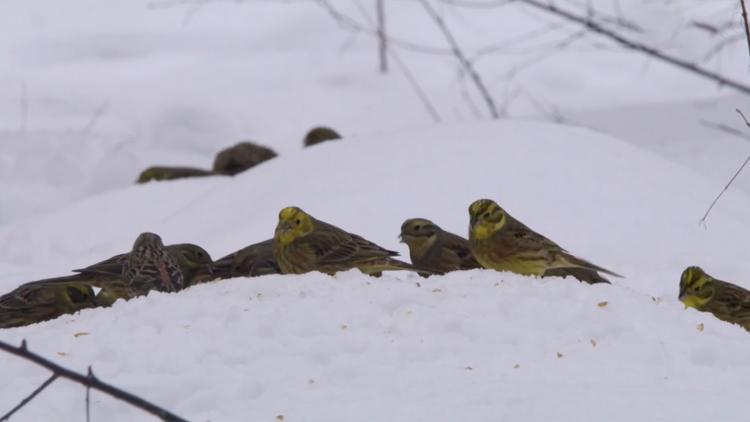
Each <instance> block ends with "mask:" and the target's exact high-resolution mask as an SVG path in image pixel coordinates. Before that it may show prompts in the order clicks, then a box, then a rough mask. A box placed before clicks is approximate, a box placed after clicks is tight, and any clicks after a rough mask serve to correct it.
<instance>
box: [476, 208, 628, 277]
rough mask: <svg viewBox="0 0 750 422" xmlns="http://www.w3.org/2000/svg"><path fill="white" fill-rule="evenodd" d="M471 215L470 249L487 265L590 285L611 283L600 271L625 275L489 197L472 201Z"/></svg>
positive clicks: (479, 260)
mask: <svg viewBox="0 0 750 422" xmlns="http://www.w3.org/2000/svg"><path fill="white" fill-rule="evenodd" d="M469 217H470V223H469V243H470V245H471V250H472V252H473V253H474V257H475V258H476V259H477V261H478V262H479V263H480V264H481V265H482V266H483V267H484V268H490V269H494V270H498V271H510V272H514V273H517V274H521V275H536V276H541V277H549V276H558V277H567V276H573V277H574V278H576V279H578V280H580V281H584V282H586V283H589V284H594V283H609V280H607V279H606V278H604V277H602V276H601V275H600V274H599V273H600V272H601V273H605V274H609V275H611V276H615V277H622V276H620V275H619V274H616V273H614V272H612V271H610V270H607V269H605V268H602V267H599V266H597V265H594V264H592V263H591V262H589V261H586V260H584V259H581V258H578V257H576V256H574V255H572V254H570V253H569V252H568V251H566V250H565V249H563V248H562V247H560V246H559V245H558V244H557V243H555V242H553V241H551V240H549V239H548V238H546V237H544V236H542V235H541V234H539V233H537V232H535V231H534V230H532V229H530V228H529V227H527V226H526V225H525V224H523V223H521V222H520V221H518V220H516V219H515V218H513V216H511V215H510V214H509V213H508V212H507V211H505V210H504V209H503V208H501V207H500V206H499V205H498V204H497V203H496V202H495V201H492V200H490V199H480V200H477V201H475V202H474V203H472V204H471V206H469Z"/></svg>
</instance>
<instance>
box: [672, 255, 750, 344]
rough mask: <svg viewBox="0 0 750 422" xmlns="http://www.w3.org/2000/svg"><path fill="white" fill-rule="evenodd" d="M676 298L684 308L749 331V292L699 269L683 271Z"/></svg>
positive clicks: (693, 268) (692, 268) (691, 268)
mask: <svg viewBox="0 0 750 422" xmlns="http://www.w3.org/2000/svg"><path fill="white" fill-rule="evenodd" d="M679 299H680V301H681V302H682V303H684V304H685V308H686V309H687V308H688V307H691V308H695V309H697V310H699V311H701V312H709V313H711V314H713V315H714V316H715V317H716V318H718V319H720V320H722V321H726V322H730V323H732V324H737V325H739V326H741V327H742V328H744V329H745V330H747V331H750V290H747V289H745V288H742V287H740V286H737V285H735V284H732V283H728V282H726V281H722V280H718V279H716V278H713V277H712V276H710V275H708V274H706V273H705V272H704V271H703V270H702V269H701V268H699V267H688V268H686V269H685V271H683V272H682V277H681V278H680V294H679Z"/></svg>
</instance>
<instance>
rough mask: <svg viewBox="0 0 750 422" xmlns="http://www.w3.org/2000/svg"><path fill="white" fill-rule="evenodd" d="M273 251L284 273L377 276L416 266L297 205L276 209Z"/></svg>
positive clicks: (413, 268) (414, 269) (411, 268)
mask: <svg viewBox="0 0 750 422" xmlns="http://www.w3.org/2000/svg"><path fill="white" fill-rule="evenodd" d="M273 253H274V256H275V257H276V261H277V262H278V263H279V268H280V269H281V272H282V273H283V274H301V273H306V272H310V271H320V272H323V273H327V274H335V273H337V272H339V271H346V270H350V269H352V268H357V269H359V270H360V271H362V272H363V273H365V274H370V275H375V276H378V275H380V274H381V273H382V271H389V270H393V271H395V270H408V271H416V270H417V269H416V268H415V267H414V266H412V265H410V264H407V263H406V262H402V261H399V260H397V259H395V258H393V257H394V256H397V255H398V252H394V251H390V250H388V249H385V248H382V247H380V246H378V245H376V244H375V243H372V242H370V241H369V240H366V239H364V238H362V237H361V236H358V235H356V234H352V233H348V232H346V231H344V230H342V229H340V228H338V227H336V226H334V225H332V224H328V223H326V222H324V221H320V220H317V219H315V218H314V217H312V216H311V215H309V214H307V213H306V212H304V211H302V210H301V209H300V208H297V207H287V208H284V209H282V210H281V212H279V223H278V225H277V226H276V231H275V233H274V241H273Z"/></svg>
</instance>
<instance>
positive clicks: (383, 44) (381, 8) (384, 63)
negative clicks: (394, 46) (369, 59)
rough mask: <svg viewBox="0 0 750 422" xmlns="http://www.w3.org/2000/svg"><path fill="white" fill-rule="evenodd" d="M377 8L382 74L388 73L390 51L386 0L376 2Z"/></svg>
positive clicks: (379, 55)
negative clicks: (387, 38)
mask: <svg viewBox="0 0 750 422" xmlns="http://www.w3.org/2000/svg"><path fill="white" fill-rule="evenodd" d="M375 1H376V6H377V12H378V13H377V17H378V57H379V59H380V72H381V73H386V72H388V53H387V52H386V50H387V49H388V44H387V42H388V41H387V40H386V37H385V4H384V3H385V0H375Z"/></svg>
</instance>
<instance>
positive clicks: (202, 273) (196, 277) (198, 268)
mask: <svg viewBox="0 0 750 422" xmlns="http://www.w3.org/2000/svg"><path fill="white" fill-rule="evenodd" d="M167 249H168V250H169V253H170V255H172V256H173V257H174V258H175V260H176V261H177V265H179V267H180V269H181V270H182V271H183V273H188V272H189V273H191V275H190V276H189V277H188V278H189V279H190V281H191V283H192V284H195V283H200V282H203V281H208V280H210V279H211V278H212V277H211V276H212V274H213V271H214V261H213V260H212V259H211V255H209V254H208V252H206V250H205V249H203V248H201V247H200V246H198V245H194V244H192V243H181V244H178V245H173V246H169V247H168V248H167Z"/></svg>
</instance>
